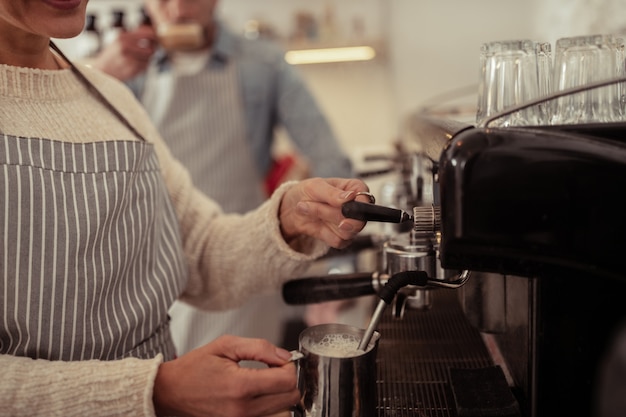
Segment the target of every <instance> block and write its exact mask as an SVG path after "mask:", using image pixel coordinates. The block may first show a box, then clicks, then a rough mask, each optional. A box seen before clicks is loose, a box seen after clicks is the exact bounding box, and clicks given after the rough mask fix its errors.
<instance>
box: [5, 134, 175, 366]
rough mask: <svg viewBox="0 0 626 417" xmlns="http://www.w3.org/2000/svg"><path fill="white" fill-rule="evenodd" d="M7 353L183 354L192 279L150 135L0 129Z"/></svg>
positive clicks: (57, 356)
mask: <svg viewBox="0 0 626 417" xmlns="http://www.w3.org/2000/svg"><path fill="white" fill-rule="evenodd" d="M0 212H1V213H3V214H2V216H0V353H2V354H10V355H16V356H27V357H31V358H43V359H49V360H64V361H73V360H86V359H99V360H113V359H120V358H124V357H130V356H133V357H138V358H150V357H154V356H155V355H156V354H158V353H163V355H164V356H165V358H166V359H171V358H173V357H174V355H175V352H174V347H173V343H172V341H171V338H170V335H169V323H168V322H169V318H168V315H167V311H168V307H169V306H170V305H171V303H172V302H173V300H174V299H175V298H176V297H177V295H178V294H179V293H180V291H181V287H182V286H183V283H184V279H185V270H184V264H183V258H182V254H181V250H180V243H179V242H180V236H179V232H178V223H177V220H176V216H175V213H174V210H173V207H172V205H171V203H170V200H169V195H168V193H167V190H166V188H165V185H164V183H163V180H162V178H161V173H160V169H159V165H158V161H157V157H156V155H155V152H154V149H153V147H152V145H150V144H147V143H145V142H143V141H111V142H94V143H80V144H78V143H65V142H59V141H54V140H47V139H39V138H22V137H20V138H18V137H14V136H8V135H1V134H0Z"/></svg>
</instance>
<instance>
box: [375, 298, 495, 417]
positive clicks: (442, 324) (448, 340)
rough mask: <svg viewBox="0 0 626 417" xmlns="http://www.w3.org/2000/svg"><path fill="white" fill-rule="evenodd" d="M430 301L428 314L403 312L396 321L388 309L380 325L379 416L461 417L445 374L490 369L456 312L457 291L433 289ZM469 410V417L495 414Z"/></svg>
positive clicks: (477, 341) (477, 335)
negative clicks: (474, 412)
mask: <svg viewBox="0 0 626 417" xmlns="http://www.w3.org/2000/svg"><path fill="white" fill-rule="evenodd" d="M432 301H433V303H432V309H430V310H428V311H415V310H410V309H407V310H406V311H405V315H404V317H403V318H402V319H401V320H398V319H395V318H393V317H392V315H391V310H392V309H391V308H387V309H386V310H385V313H384V315H383V317H382V319H381V321H380V323H379V326H378V331H379V332H380V333H381V338H380V342H379V346H378V355H377V367H378V368H377V372H378V374H377V389H378V406H377V408H378V410H377V411H378V416H379V417H383V416H384V417H402V416H411V417H415V416H420V417H421V416H424V417H435V416H436V417H439V416H451V417H461V416H462V415H463V411H461V413H459V412H457V406H456V403H455V395H454V390H453V384H452V383H451V378H450V370H463V369H483V368H493V367H494V363H493V360H492V359H491V356H490V355H489V352H488V350H487V348H486V347H485V345H484V343H483V339H482V337H481V335H480V333H479V332H478V330H476V329H475V328H474V327H472V326H471V325H470V324H469V322H468V321H467V319H466V317H465V315H464V313H463V310H462V309H461V306H460V303H459V301H458V298H457V292H456V291H454V290H445V289H437V290H433V293H432ZM459 409H460V410H461V408H459ZM474 411H476V412H477V413H476V414H474V415H499V414H489V413H484V414H481V413H480V410H479V409H478V410H474Z"/></svg>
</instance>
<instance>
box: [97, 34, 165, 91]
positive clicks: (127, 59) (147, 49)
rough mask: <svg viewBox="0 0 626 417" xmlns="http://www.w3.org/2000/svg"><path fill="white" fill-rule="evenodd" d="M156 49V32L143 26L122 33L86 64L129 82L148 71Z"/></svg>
mask: <svg viewBox="0 0 626 417" xmlns="http://www.w3.org/2000/svg"><path fill="white" fill-rule="evenodd" d="M156 48H157V37H156V32H155V31H154V29H153V28H152V27H151V26H147V25H143V26H139V27H138V28H137V29H135V30H133V31H128V32H121V33H120V35H119V36H118V37H117V39H116V40H115V41H113V42H111V43H110V44H109V45H107V46H105V47H104V49H102V51H100V53H99V54H98V55H96V56H95V57H93V58H91V59H89V60H87V62H86V63H87V64H88V65H91V66H92V67H94V68H97V69H99V70H101V71H104V72H106V73H107V74H109V75H112V76H113V77H115V78H117V79H118V80H120V81H127V80H129V79H131V78H134V77H136V76H137V75H139V74H141V73H142V72H144V71H145V70H146V68H147V67H148V63H149V62H150V57H152V54H154V51H156Z"/></svg>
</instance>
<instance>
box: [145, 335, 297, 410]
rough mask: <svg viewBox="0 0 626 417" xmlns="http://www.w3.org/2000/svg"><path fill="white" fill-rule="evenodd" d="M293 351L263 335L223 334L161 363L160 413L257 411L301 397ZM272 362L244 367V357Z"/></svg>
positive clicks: (157, 386) (286, 407)
mask: <svg viewBox="0 0 626 417" xmlns="http://www.w3.org/2000/svg"><path fill="white" fill-rule="evenodd" d="M290 358H291V355H290V353H289V352H288V351H286V350H284V349H281V348H278V347H276V346H274V345H273V344H271V343H270V342H268V341H266V340H263V339H251V338H242V337H236V336H222V337H219V338H218V339H215V340H214V341H213V342H211V343H209V344H207V345H204V346H202V347H200V348H197V349H195V350H193V351H191V352H189V353H187V354H186V355H183V356H181V357H180V358H177V359H175V360H173V361H170V362H164V363H162V364H161V365H160V367H159V370H158V372H157V376H156V379H155V382H154V391H153V402H154V406H155V410H156V413H157V415H158V416H168V415H169V416H171V415H176V416H180V417H185V416H205V417H206V416H211V417H213V416H220V417H221V416H224V417H225V416H230V417H257V416H268V415H272V414H276V413H279V412H281V411H287V410H289V409H290V407H291V406H293V405H294V404H296V403H298V401H299V400H300V392H299V391H298V389H297V386H296V382H297V381H296V370H295V365H294V364H293V363H291V362H290ZM242 360H246V361H250V360H252V361H259V362H263V363H265V364H267V365H268V368H263V369H256V368H244V367H241V366H239V361H242Z"/></svg>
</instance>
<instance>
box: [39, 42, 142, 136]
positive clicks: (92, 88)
mask: <svg viewBox="0 0 626 417" xmlns="http://www.w3.org/2000/svg"><path fill="white" fill-rule="evenodd" d="M50 48H52V50H53V51H54V52H56V53H57V54H58V55H59V56H60V57H61V58H63V60H64V61H65V62H67V63H68V64H69V65H70V67H71V69H72V72H73V73H74V74H75V75H76V76H77V77H78V79H79V80H80V81H81V82H82V83H83V84H84V85H85V87H87V89H88V90H89V91H90V92H91V93H92V94H93V95H94V96H96V98H97V99H98V100H100V102H101V103H102V104H104V106H105V107H106V108H107V109H108V110H109V111H110V112H111V113H113V114H114V115H115V116H116V117H117V118H118V119H119V120H120V121H121V122H122V123H123V124H124V126H126V127H127V128H128V129H129V130H130V131H131V132H132V133H133V134H134V135H135V136H137V137H138V138H139V139H140V140H142V141H144V142H147V140H146V139H145V138H144V137H143V135H142V134H141V133H139V132H138V131H137V129H135V127H134V126H133V125H132V124H131V123H130V122H129V121H128V119H127V118H126V117H125V116H124V115H123V114H122V113H120V111H119V110H118V109H117V108H116V107H115V106H114V105H113V104H112V103H111V102H110V101H109V99H107V98H106V97H105V96H104V94H102V93H101V92H100V90H98V88H96V86H95V85H93V83H92V82H91V81H89V80H88V79H87V77H85V75H84V74H83V73H82V72H81V71H80V70H79V69H78V68H77V67H76V65H74V64H73V63H72V61H70V60H69V59H68V58H67V57H66V56H65V54H64V53H63V52H62V51H61V50H60V49H59V47H58V46H56V45H55V44H54V42H52V41H50Z"/></svg>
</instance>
